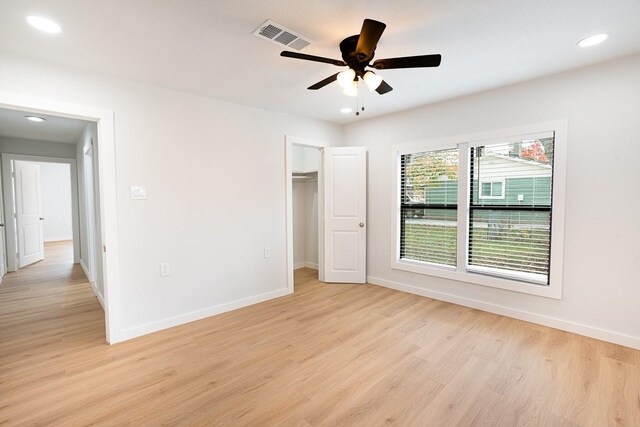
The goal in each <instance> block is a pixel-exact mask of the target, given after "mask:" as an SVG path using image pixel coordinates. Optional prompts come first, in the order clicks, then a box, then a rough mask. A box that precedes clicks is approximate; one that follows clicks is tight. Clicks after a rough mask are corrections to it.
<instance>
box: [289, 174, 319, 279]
mask: <svg viewBox="0 0 640 427" xmlns="http://www.w3.org/2000/svg"><path fill="white" fill-rule="evenodd" d="M292 188H293V193H292V201H293V264H294V266H293V267H294V269H295V268H302V267H309V268H314V269H317V268H318V181H317V180H313V181H299V180H294V181H293V187H292Z"/></svg>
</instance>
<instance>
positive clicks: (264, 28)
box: [253, 21, 311, 50]
mask: <svg viewBox="0 0 640 427" xmlns="http://www.w3.org/2000/svg"><path fill="white" fill-rule="evenodd" d="M253 35H254V36H256V37H259V38H261V39H263V40H268V41H270V42H271V43H275V44H278V45H280V46H287V47H290V48H291V49H295V50H302V49H304V48H305V47H307V46H309V45H310V44H311V40H309V39H308V38H307V37H303V36H301V35H300V34H298V33H296V32H295V31H291V30H290V29H288V28H286V27H284V26H283V25H280V24H276V23H275V22H272V21H265V23H264V24H262V25H260V26H259V27H258V28H256V30H255V31H254V32H253Z"/></svg>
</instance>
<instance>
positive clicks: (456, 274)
mask: <svg viewBox="0 0 640 427" xmlns="http://www.w3.org/2000/svg"><path fill="white" fill-rule="evenodd" d="M391 268H393V269H395V270H404V271H409V272H412V273H418V274H423V275H427V276H434V277H442V278H444V279H450V280H455V281H458V282H462V283H467V284H471V285H481V286H487V287H491V288H498V289H504V290H508V291H513V292H519V293H524V294H529V295H536V296H541V297H546V298H553V299H558V300H559V299H562V291H561V288H560V286H559V284H556V285H555V286H548V285H542V284H533V283H527V282H522V281H518V280H513V279H508V278H501V277H496V276H489V275H485V274H480V273H474V272H471V271H458V270H457V269H455V268H454V267H447V266H438V265H435V264H429V263H426V262H420V261H409V260H402V261H400V260H392V262H391Z"/></svg>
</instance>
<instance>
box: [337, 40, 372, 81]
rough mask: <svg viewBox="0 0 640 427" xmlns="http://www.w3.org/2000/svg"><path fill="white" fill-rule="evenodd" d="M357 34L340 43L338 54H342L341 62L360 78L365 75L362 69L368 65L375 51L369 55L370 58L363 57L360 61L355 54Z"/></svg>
mask: <svg viewBox="0 0 640 427" xmlns="http://www.w3.org/2000/svg"><path fill="white" fill-rule="evenodd" d="M359 37H360V35H359V34H356V35H354V36H350V37H347V38H346V39H344V40H342V42H340V52H342V60H343V61H344V62H346V63H347V65H348V66H349V68H351V69H353V70H354V71H355V72H356V74H357V75H359V76H360V77H362V75H363V74H364V73H365V71H364V69H365V67H366V66H367V65H369V61H370V60H371V58H373V55H374V54H375V51H374V52H373V53H372V54H371V57H370V58H369V57H365V58H364V59H362V60H361V58H359V57H358V54H357V53H356V46H357V44H358V38H359Z"/></svg>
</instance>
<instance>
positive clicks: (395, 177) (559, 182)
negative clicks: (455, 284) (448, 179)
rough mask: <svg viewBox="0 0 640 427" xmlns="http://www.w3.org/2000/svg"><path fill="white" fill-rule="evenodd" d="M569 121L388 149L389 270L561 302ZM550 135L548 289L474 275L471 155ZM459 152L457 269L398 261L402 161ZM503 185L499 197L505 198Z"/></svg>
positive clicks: (509, 280) (476, 273)
mask: <svg viewBox="0 0 640 427" xmlns="http://www.w3.org/2000/svg"><path fill="white" fill-rule="evenodd" d="M567 127H568V122H567V120H559V121H554V122H548V123H541V124H533V125H526V126H520V127H514V128H507V129H499V130H494V131H489V132H482V133H475V134H468V135H460V136H454V137H449V138H440V139H432V140H425V141H418V142H411V143H404V144H396V145H394V146H393V147H392V162H393V164H392V181H391V182H392V183H394V185H393V187H392V195H391V197H392V199H391V200H392V203H391V209H392V212H391V220H392V224H391V248H390V249H391V251H390V252H391V268H392V269H395V270H403V271H409V272H412V273H418V274H422V275H428V276H435V277H441V278H445V279H451V280H456V281H459V282H463V283H467V284H471V285H482V286H488V287H493V288H498V289H504V290H509V291H515V292H519V293H525V294H531V295H538V296H543V297H548V298H553V299H562V271H563V259H564V218H565V189H566V153H567ZM549 132H553V133H554V162H553V184H552V185H553V192H552V211H551V256H550V266H549V284H548V285H542V284H534V283H528V282H524V281H520V280H517V278H508V277H498V276H492V275H485V274H482V273H479V272H472V271H469V269H468V259H467V258H468V250H469V241H468V240H469V239H468V236H469V234H468V233H469V203H470V200H469V197H470V191H469V183H470V179H469V178H470V158H469V157H470V149H471V147H475V146H483V145H489V144H500V143H506V142H513V141H514V138H535V137H536V135H538V136H540V135H541V134H548V133H549ZM452 148H458V150H459V153H458V159H459V160H458V161H459V165H458V234H457V248H458V252H457V263H456V264H457V266H456V267H448V266H440V265H438V264H429V263H426V262H421V261H413V260H407V259H400V227H401V215H400V202H401V200H400V194H401V188H400V187H401V185H402V182H401V176H400V171H401V166H400V161H401V156H402V155H403V154H412V153H417V152H424V151H436V150H445V149H452ZM505 190H506V189H505V187H504V184H503V194H505V192H506V191H505Z"/></svg>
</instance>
